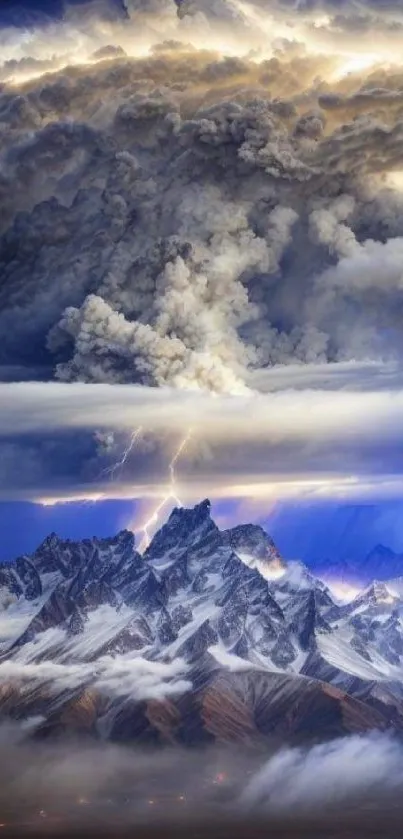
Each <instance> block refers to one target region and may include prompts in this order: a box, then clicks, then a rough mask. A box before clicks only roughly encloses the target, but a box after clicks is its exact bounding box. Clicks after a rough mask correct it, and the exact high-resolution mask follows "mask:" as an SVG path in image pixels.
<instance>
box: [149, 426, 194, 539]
mask: <svg viewBox="0 0 403 839" xmlns="http://www.w3.org/2000/svg"><path fill="white" fill-rule="evenodd" d="M191 436H192V430H191V429H189V431H188V432H187V434H186V435H185V437H184V438H183V440H181V442H180V444H179V446H178V448H177V449H176V451H175V453H174V455H173V457H172V460H171V461H170V463H169V466H168V469H169V477H170V481H169V486H168V488H167V492H166V495H164V497H163V498H162V500H161V501H160V503H159V504H158V506H157V507H156V508H155V510H153V512H152V514H151V516H150V518H149V519H147V521H146V522H145V523H144V524H143V525H141V527H140V528H139V529H138V531H136V532H138V533H142V534H143V538H142V540H141V542H140V545H139V551H140V552H141V553H142V552H143V551H145V550H146V548H148V546H149V544H150V541H151V536H150V532H149V531H150V528H151V527H152V525H155V524H157V523H158V520H159V514H160V512H161V510H162V509H163V508H164V507H165V505H166V504H167V503H168V501H173V502H174V503H175V504H176V505H177V506H178V507H183V504H182V501H181V500H180V498H179V497H178V492H177V486H176V475H175V467H176V464H177V462H178V460H179V459H180V457H181V455H182V454H183V452H184V451H185V449H186V446H187V445H188V443H189V441H190V438H191Z"/></svg>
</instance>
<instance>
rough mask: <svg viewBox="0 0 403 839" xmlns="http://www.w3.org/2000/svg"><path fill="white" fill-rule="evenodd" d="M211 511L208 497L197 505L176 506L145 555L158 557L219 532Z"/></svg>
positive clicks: (148, 557) (189, 545)
mask: <svg viewBox="0 0 403 839" xmlns="http://www.w3.org/2000/svg"><path fill="white" fill-rule="evenodd" d="M210 512H211V504H210V501H209V500H208V498H205V499H204V501H201V502H200V504H196V506H195V507H190V508H189V507H175V508H174V509H173V510H172V512H171V514H170V516H169V518H168V521H167V522H166V523H165V524H163V525H162V527H161V529H160V530H158V532H157V533H156V534H155V536H154V537H153V539H152V540H151V542H150V544H149V546H148V548H147V550H146V551H145V553H144V556H145V557H146V558H147V559H150V558H156V557H158V556H161V555H162V554H164V553H166V552H167V551H171V550H172V549H173V548H185V547H191V546H192V545H193V544H194V543H195V542H198V541H200V540H201V539H202V538H204V537H205V536H206V535H207V534H213V533H217V534H219V530H218V527H217V525H216V524H215V523H214V522H213V520H212V518H211V515H210Z"/></svg>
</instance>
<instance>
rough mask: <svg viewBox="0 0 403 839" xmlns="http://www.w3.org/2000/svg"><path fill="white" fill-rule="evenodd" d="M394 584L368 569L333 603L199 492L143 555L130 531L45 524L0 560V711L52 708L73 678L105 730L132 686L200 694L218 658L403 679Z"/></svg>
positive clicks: (297, 567)
mask: <svg viewBox="0 0 403 839" xmlns="http://www.w3.org/2000/svg"><path fill="white" fill-rule="evenodd" d="M395 589H396V590H393V586H392V585H389V584H388V585H384V584H378V583H374V584H373V585H372V586H369V587H368V588H367V589H366V590H365V591H364V592H361V593H360V594H359V595H358V597H357V598H355V600H353V601H352V602H351V603H349V604H344V605H338V604H336V603H335V602H334V600H333V598H332V596H331V593H330V591H329V589H328V588H327V586H326V585H325V584H324V583H323V582H321V581H319V580H317V579H316V578H315V577H314V576H313V575H312V574H310V573H309V572H308V570H307V569H306V568H305V566H304V565H303V564H302V563H299V562H290V563H288V564H286V563H285V562H284V560H283V559H282V558H281V556H280V554H279V552H278V550H277V548H276V546H275V545H274V543H273V541H272V539H271V538H270V537H269V536H268V535H267V534H266V533H265V531H264V530H263V529H262V528H260V527H258V526H255V525H239V526H237V527H235V528H232V529H229V530H225V531H220V530H219V528H218V527H217V526H216V524H215V523H214V521H213V520H212V518H211V515H210V503H209V502H208V501H207V500H206V501H203V502H202V503H201V504H198V505H196V507H194V508H193V509H190V510H187V509H183V508H177V509H175V510H174V511H173V512H172V513H171V515H170V517H169V519H168V521H167V522H166V523H165V524H164V525H163V527H162V528H161V530H160V531H159V532H158V533H157V534H156V535H155V536H154V538H153V540H152V541H151V543H150V545H149V547H148V548H147V550H146V551H145V552H144V554H143V555H141V554H140V553H138V551H136V548H135V540H134V536H133V534H132V533H130V532H129V531H122V532H121V533H119V534H118V535H117V536H115V537H113V538H111V539H86V540H83V541H82V542H79V543H74V542H71V541H69V540H61V539H59V538H58V537H57V536H56V535H55V534H51V536H49V537H48V538H47V539H46V540H45V541H44V542H43V543H42V545H41V546H40V547H39V548H38V549H37V551H35V553H34V554H33V555H32V556H30V557H28V556H27V557H20V558H18V559H17V560H16V561H15V562H14V563H11V564H10V565H7V566H1V567H0V711H1V709H3V710H4V712H5V709H7V708H9V707H11V706H12V707H13V713H14V714H16V713H17V714H18V713H20V715H21V716H24V715H26V714H27V712H28V711H29V714H30V715H35V714H36V715H37V714H39V713H40V714H41V715H42V716H43V712H44V708H45V709H47V713H45V716H46V717H47V720H48V722H49V720H52V719H54V714H55V713H56V709H59V708H60V707H63V708H64V707H67V705H68V706H69V707H70V705H69V703H71V702H73V704H74V702H76V701H77V691H78V690H79V689H81V690H84V691H94V690H95V692H96V695H97V696H98V695H101V696H102V697H103V699H102V703H101V706H102V707H101V706H100V707H99V708H98V706H97V711H96V712H95V710H94V714H95V717H96V718H97V719H98V718H99V717H100V715H101V716H102V719H103V723H102V725H103V730H104V731H106V730H108V731H110V730H112V729H114V727H115V726H116V725H117V722H116V720H117V719H120V718H122V719H123V718H124V719H126V711H125V707H126V704H125V703H127V702H128V701H135V700H136V701H139V697H140V693H141V695H142V696H143V697H144V699H147V698H149V699H151V698H153V697H154V698H155V697H156V696H158V697H160V698H161V699H162V698H163V697H166V698H167V697H168V696H169V697H171V698H174V697H176V696H178V697H180V695H181V694H183V692H184V691H185V692H186V690H188V689H189V685H191V688H192V691H193V692H194V694H195V696H196V695H199V693H200V691H201V690H203V691H204V690H207V689H208V687H207V686H208V685H209V684H211V680H212V679H213V678H214V679H215V678H216V675H215V674H217V672H218V671H219V672H221V671H225V672H228V673H232V674H233V675H234V676H235V674H237V673H248V674H253V673H254V674H255V675H254V676H253V680H256V679H257V678H258V674H259V673H262V672H263V673H266V674H268V673H271V674H276V673H277V674H281V673H288V674H289V676H290V678H291V679H292V678H294V679H295V678H297V676H298V674H301V673H302V674H304V675H305V676H309V677H310V678H312V677H314V678H315V676H316V675H317V676H318V678H320V679H322V680H323V679H325V680H327V681H329V682H330V683H333V684H338V685H341V686H343V685H344V684H348V685H349V686H350V687H351V690H352V692H354V679H356V680H358V681H357V684H358V682H359V689H360V691H361V692H362V684H361V683H362V680H364V681H366V682H367V683H368V685H373V684H375V683H382V684H385V683H387V682H394V683H399V684H400V683H402V685H403V623H402V620H403V602H402V601H401V600H400V596H399V592H398V590H397V589H398V585H397V584H396V586H395ZM401 615H402V620H401ZM130 674H137V678H138V679H140V675H141V680H142V681H141V684H142V685H143V688H144V690H143V689H142V692H141V691H140V693H139V691H138V690H137V691H136V690H135V689H134V687H133V685H134V681H135V677H134V675H133V679H134V681H133V679H132V676H131V675H130ZM248 678H251V679H252V675H249V676H248ZM119 680H120V682H119ZM119 684H120V685H121V687H120V688H119ZM298 684H299V685H300V689H301V690H303V688H302V687H301V685H303V684H305V683H304V680H303V679H302V681H301V680H299V681H298ZM16 685H17V686H18V700H17V699H11V698H10V696H11V697H12V696H14V693H13V691H14V690H15V689H16ZM112 685H113V688H112ZM124 685H126V687H125V688H124V687H123V686H124ZM128 685H131V686H132V688H131V690H130V691H127V689H126V688H127V686H128ZM186 686H187V687H186ZM371 689H372V688H371ZM318 690H319V688H318ZM321 690H322V689H321ZM368 690H370V688H368ZM21 691H22V693H21ZM2 696H4V697H5V699H4V702H5V705H4V702H3V700H2ZM86 696H87V699H88V694H86ZM87 699H86V700H85V703H87ZM88 701H89V704H90V707H91V708H93V706H94V702H95V705H96V704H97V702H98V700H95V699H91V701H90V700H88ZM178 701H179V703H180V699H178ZM10 703H11V706H10ZM55 703H56V704H55ZM66 703H67V705H66ZM105 703H106V707H107V709H108V710H107V711H106V710H105ZM122 703H123V706H122ZM378 704H379V703H378ZM15 706H17V707H15ZM80 707H81V705H80ZM237 707H238V706H237ZM86 708H87V705H86ZM94 708H95V706H94ZM238 710H239V707H238ZM87 711H88V708H87ZM87 711H86V713H87ZM66 713H67V711H66ZM80 713H81V711H80ZM91 713H92V712H91ZM172 713H174V711H173V710H172ZM175 713H176V711H175ZM178 713H179V711H178ZM105 714H106V716H105ZM122 715H123V716H122ZM106 720H108V723H107V722H106ZM402 721H403V710H402ZM49 724H50V722H49ZM94 724H95V723H94ZM189 724H190V723H189ZM402 724H403V722H402ZM125 725H126V723H125Z"/></svg>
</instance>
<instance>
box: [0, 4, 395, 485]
mask: <svg viewBox="0 0 403 839" xmlns="http://www.w3.org/2000/svg"><path fill="white" fill-rule="evenodd" d="M12 22H13V21H11V20H8V21H7V19H6V20H4V19H3V21H2V23H3V28H2V29H0V43H1V55H2V62H3V63H2V64H1V65H0V80H1V82H2V88H1V90H0V206H1V211H0V276H1V283H0V334H1V342H0V379H2V380H3V381H5V382H7V381H12V380H13V379H18V380H19V381H21V382H24V380H32V379H33V378H36V379H42V380H56V381H59V382H62V383H68V384H70V383H86V384H91V383H95V384H110V385H112V384H113V385H122V384H124V385H133V384H135V385H140V386H142V387H144V388H150V387H151V388H173V389H174V390H176V391H178V390H180V391H188V390H190V391H191V392H195V391H198V390H207V391H210V392H212V393H215V394H224V395H235V396H241V395H243V394H246V395H247V394H248V393H250V390H251V389H252V390H257V391H259V390H267V389H269V390H271V391H273V390H275V389H276V385H275V384H270V383H269V385H267V380H268V378H269V382H270V376H272V374H271V373H270V372H268V371H270V369H271V368H272V367H273V366H275V367H276V368H279V367H289V368H290V372H289V373H288V374H287V373H284V371H283V370H280V373H278V375H279V376H280V379H281V378H282V377H283V376H284V375H285V376H287V375H288V376H291V379H292V382H293V383H292V384H290V385H289V387H292V388H293V389H298V390H301V389H303V387H305V384H304V383H306V381H307V379H308V380H309V378H310V377H312V375H313V376H314V377H316V376H317V375H319V374H318V373H317V372H316V371H317V370H318V366H319V367H320V368H321V367H323V369H324V371H325V370H327V368H328V367H330V368H331V369H332V371H333V368H334V367H335V366H336V367H338V365H340V368H339V369H341V373H340V376H341V380H342V381H343V382H344V385H342V386H345V381H344V380H345V371H346V369H347V367H349V369H350V371H351V370H355V371H356V372H355V373H354V374H353V375H355V377H356V380H358V373H357V370H364V369H365V370H366V369H367V365H368V362H372V363H376V364H377V365H378V369H381V368H382V365H383V364H385V363H386V364H387V365H388V364H390V363H391V362H393V363H394V364H399V362H400V360H401V356H402V340H403V329H402V313H403V274H402V257H403V156H402V151H401V149H402V139H403V68H402V64H401V58H400V56H401V45H402V42H403V12H402V11H401V4H400V2H397V0H396V2H393V0H390V1H389V2H383V3H382V4H381V5H380V4H379V2H376V3H375V0H361V2H356V3H352V2H343V3H339V2H336V0H322V2H319V1H318V2H314V0H305V2H302V1H301V2H297V3H294V2H288V0H272V2H270V0H253V2H252V0H242V2H241V0H208V2H206V0H204V2H203V3H202V2H201V0H183V2H177V3H175V2H174V0H124V3H113V2H112V1H111V2H107V0H100V2H98V1H97V0H94V2H87V3H73V4H69V3H65V9H64V17H63V19H62V20H61V19H53V18H51V17H49V15H48V16H47V17H46V18H45V17H43V16H39V17H36V18H35V19H32V18H30V19H29V20H28V19H27V20H26V21H25V23H26V28H21V27H20V28H19V27H16V26H12V25H11V23H12ZM7 23H9V24H10V25H5V24H7ZM375 33H376V41H375ZM375 44H376V45H375ZM346 365H347V366H346ZM386 369H389V367H387V368H386ZM372 374H373V370H372V373H371V374H369V375H370V376H372ZM320 375H321V374H320ZM331 376H332V381H333V382H335V376H336V374H335V373H334V372H332V374H331ZM365 377H367V379H368V375H367V373H364V378H365ZM321 378H322V379H324V378H326V373H325V372H324V374H323V376H321ZM375 378H376V381H375V380H373V383H372V384H371V383H370V384H369V385H368V389H370V390H374V389H375V390H377V389H378V385H379V386H380V387H381V389H382V388H383V387H384V383H385V377H383V378H382V377H381V378H382V382H383V384H382V385H381V384H380V378H379V376H376V377H375ZM271 381H272V382H273V381H274V380H273V379H271ZM289 381H290V379H289ZM283 388H284V385H281V384H280V389H283ZM361 389H362V383H360V384H359V386H358V390H361ZM27 392H28V391H27ZM7 398H10V399H13V398H14V397H13V395H12V392H11V391H8V393H7ZM91 398H92V397H89V401H91ZM163 398H164V399H165V397H163ZM248 398H249V396H248ZM307 398H308V401H309V397H307ZM362 399H364V397H362ZM144 400H145V402H147V400H148V396H147V392H146V391H145V392H144ZM364 402H365V399H364V401H362V404H364ZM172 403H173V400H172V402H171V404H172ZM177 404H178V406H180V410H181V409H182V405H183V403H182V401H181V399H179V398H178V403H177ZM197 404H198V403H197V399H196V400H195V402H194V405H195V406H196V405H197ZM258 404H259V403H258V402H256V410H257V406H258ZM307 404H308V403H307ZM387 404H388V403H387ZM301 405H302V403H301V401H300V402H298V399H296V402H295V408H294V415H295V412H298V411H299V409H300V407H301ZM16 406H17V407H16V411H18V405H17V403H16ZM178 410H179V408H178ZM193 410H194V409H193ZM382 410H383V409H382ZM393 421H394V422H395V419H394V420H393ZM175 423H176V426H177V425H178V424H179V418H177V419H176V420H175V422H174V423H173V424H174V425H175ZM65 424H66V423H62V425H65ZM123 425H124V423H123ZM32 430H33V429H32V428H31V429H29V431H32ZM92 430H93V429H92ZM169 430H172V428H171V426H169ZM26 432H27V433H28V429H26ZM340 433H341V431H340ZM230 436H231V435H230ZM11 438H12V432H11V431H10V429H9V430H8V431H7V434H6V435H3V443H2V444H1V445H2V449H3V450H4V453H5V457H4V458H3V461H4V462H6V463H9V464H10V470H11V471H13V467H12V464H13V463H14V462H15V459H16V458H17V459H18V458H19V457H20V452H21V442H20V441H16V440H15V439H11ZM91 439H92V444H91V442H90V440H89V439H87V438H84V437H83V439H82V441H80V442H79V443H78V442H76V450H75V456H74V457H75V465H76V467H77V472H79V473H82V471H83V469H84V472H86V474H87V476H90V474H91V468H92V467H90V466H88V462H92V458H93V457H94V458H95V459H96V456H97V452H98V453H99V451H98V450H99V445H98V444H97V443H94V440H93V438H91ZM111 440H112V438H110V445H109V449H110V450H112V449H113V444H112V442H111ZM98 443H99V438H98ZM60 445H61V444H59V443H58V442H57V441H54V440H52V441H49V440H48V441H46V444H45V448H46V447H47V449H48V453H47V455H46V457H50V456H52V460H53V462H54V464H55V471H56V473H57V471H58V455H57V454H55V452H57V451H58V446H59V448H60ZM43 446H44V444H43V443H42V449H43ZM94 446H95V450H94ZM97 446H98V448H97ZM4 447H6V448H4ZM24 451H25V455H24V458H25V462H26V463H28V464H30V466H29V469H28V472H29V474H30V475H31V478H30V480H31V483H32V484H34V483H35V481H36V480H39V477H40V473H41V471H43V470H42V466H41V465H38V464H37V457H38V456H37V455H36V454H34V452H33V444H32V443H31V442H30V441H28V443H27V444H26V446H25V449H24ZM49 452H52V453H53V454H52V455H50V454H49ZM360 457H361V456H360ZM45 459H46V458H45ZM356 460H357V458H356ZM303 461H304V457H303V458H302V461H301V464H300V466H298V467H297V468H296V471H297V472H298V471H299V472H300V473H301V472H303V470H304V468H305V466H304V464H303ZM83 462H84V467H83ZM86 470H87V471H86ZM272 471H273V468H272ZM350 471H351V469H350ZM367 471H368V470H367ZM394 471H395V470H394ZM25 480H27V479H25ZM22 482H23V481H22ZM55 483H56V484H57V483H58V477H57V476H56V478H55ZM62 483H63V482H62ZM26 485H27V484H26Z"/></svg>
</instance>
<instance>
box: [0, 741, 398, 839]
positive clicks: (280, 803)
mask: <svg viewBox="0 0 403 839" xmlns="http://www.w3.org/2000/svg"><path fill="white" fill-rule="evenodd" d="M25 736H26V731H25V732H23V731H22V730H21V729H20V728H19V727H18V726H7V725H3V727H2V728H1V730H0V756H1V758H2V759H1V768H0V780H1V784H0V806H1V808H2V814H4V817H5V818H7V819H8V818H9V819H10V821H11V820H13V821H18V822H20V823H22V825H24V823H25V824H30V826H32V824H35V820H36V823H37V824H38V825H40V823H41V820H40V819H39V821H38V815H39V813H42V814H45V817H46V816H47V817H48V818H49V821H50V823H51V824H52V826H53V829H54V831H55V832H57V831H58V830H62V829H63V828H64V829H66V828H68V826H69V824H70V825H72V824H73V825H74V824H75V825H80V824H81V825H87V826H88V825H90V826H91V825H92V826H96V825H101V824H103V825H104V826H105V825H108V824H113V825H114V828H115V829H119V828H121V827H124V826H125V825H126V826H129V825H130V824H135V823H136V822H142V821H144V820H146V821H148V822H150V821H151V822H152V821H155V820H157V821H163V820H165V821H166V822H168V823H171V822H172V821H174V820H178V821H181V820H182V819H183V818H184V819H185V821H186V824H187V825H190V824H195V823H197V822H198V821H203V820H205V819H207V818H208V817H210V818H212V819H214V816H215V817H217V815H219V814H220V813H221V818H222V816H225V815H226V816H227V817H228V818H233V817H236V820H238V822H239V821H242V819H244V820H245V823H246V822H248V823H249V825H250V826H252V825H253V824H254V823H255V821H258V820H259V819H266V820H268V823H269V822H270V818H274V819H276V821H275V822H274V824H277V827H278V826H279V824H281V822H279V819H281V818H283V819H285V824H286V823H287V822H288V824H289V826H291V827H292V822H293V820H294V819H299V829H300V831H301V830H302V829H303V826H304V819H306V818H307V817H308V816H309V817H311V818H313V819H315V818H317V819H318V820H319V819H321V820H322V828H323V827H324V826H326V825H327V826H330V824H331V822H332V821H335V820H336V821H337V819H339V820H340V818H341V817H344V818H346V819H348V817H349V816H354V815H356V816H357V815H358V816H360V815H361V817H365V816H368V807H370V810H371V815H372V817H373V818H374V819H375V820H376V821H377V820H379V818H380V816H382V815H383V818H384V828H386V827H387V824H388V820H389V817H390V814H391V812H393V810H394V811H395V813H396V818H397V819H398V818H399V815H401V805H400V803H399V796H401V793H402V789H403V753H402V748H401V746H400V745H399V744H398V743H397V742H396V741H394V740H393V739H392V738H388V737H386V736H379V735H378V736H372V737H371V736H366V737H350V738H346V739H343V740H339V741H337V742H333V743H328V744H324V745H320V746H314V747H312V748H310V749H290V748H287V749H281V750H280V751H278V750H277V747H276V746H275V745H274V744H273V747H272V749H271V755H270V754H268V755H267V757H266V758H265V756H264V755H262V754H260V755H253V754H251V753H249V754H247V753H243V751H242V749H239V748H238V749H236V750H235V749H233V748H231V747H226V748H224V747H220V746H215V747H211V748H207V749H205V750H204V751H203V752H200V751H198V750H194V751H192V750H188V751H186V752H184V751H182V750H180V749H165V750H163V751H158V752H157V753H155V752H150V751H149V752H146V751H142V750H139V749H132V748H123V747H119V746H114V745H110V744H104V745H96V744H95V745H88V744H87V745H85V746H82V745H81V746H80V745H77V744H76V743H70V744H69V743H63V744H62V745H61V746H60V745H57V744H56V745H55V744H53V745H51V744H49V743H48V744H43V743H42V744H41V743H38V742H36V743H34V744H31V743H29V742H27V740H26V739H24V737H25ZM262 764H263V765H262ZM55 816H57V817H58V819H59V821H56V818H55ZM52 817H53V818H54V825H53V822H52V821H51V819H52ZM233 826H234V825H233ZM299 835H301V834H299Z"/></svg>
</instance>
